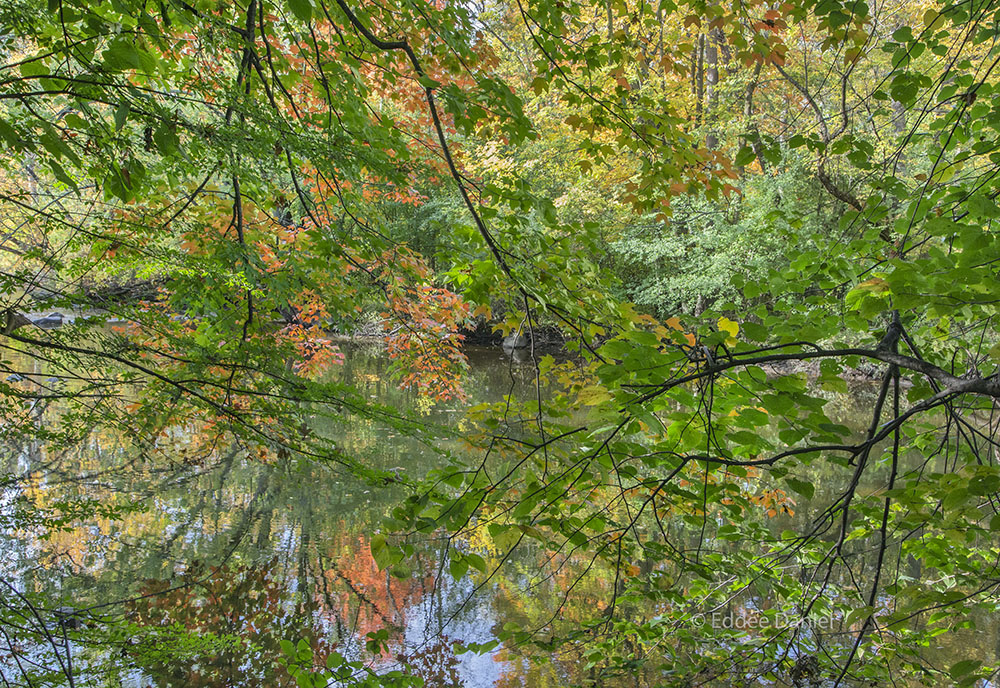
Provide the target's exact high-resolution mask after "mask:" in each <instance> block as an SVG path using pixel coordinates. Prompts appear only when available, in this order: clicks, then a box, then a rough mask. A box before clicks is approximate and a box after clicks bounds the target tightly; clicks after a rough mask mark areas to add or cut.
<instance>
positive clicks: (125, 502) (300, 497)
mask: <svg viewBox="0 0 1000 688" xmlns="http://www.w3.org/2000/svg"><path fill="white" fill-rule="evenodd" d="M468 353H469V358H470V364H471V370H470V372H469V379H468V381H467V384H466V387H467V390H468V392H469V395H470V399H469V403H472V404H475V403H481V402H490V401H493V402H495V401H499V400H501V399H502V398H503V396H504V395H505V394H508V393H509V392H510V391H511V389H512V386H513V389H514V392H515V394H518V393H520V394H530V393H531V390H532V387H531V385H532V382H533V378H532V368H531V367H530V366H526V365H523V364H518V363H515V362H512V361H511V360H510V359H509V358H507V357H506V356H505V355H504V354H503V353H502V352H501V351H500V350H492V349H470V350H469V352H468ZM387 368H388V361H387V360H386V359H385V357H384V355H383V353H382V352H381V350H380V349H379V348H378V347H364V346H357V347H351V348H349V350H348V355H347V357H346V360H345V362H344V364H343V365H342V366H339V367H338V369H337V370H336V372H335V373H334V374H335V375H337V376H338V377H339V378H340V379H341V380H343V381H350V382H353V383H354V384H356V385H357V386H358V387H359V388H360V389H361V390H363V391H364V392H365V394H367V395H369V396H370V397H371V398H373V399H375V400H378V401H381V402H383V403H385V404H387V405H390V406H393V407H395V408H411V409H412V408H417V409H420V410H421V411H422V412H424V413H425V414H426V417H427V418H428V420H432V421H435V422H441V423H451V424H457V423H460V422H462V413H461V409H462V406H460V405H458V404H453V405H451V406H448V405H442V404H437V405H434V406H431V405H430V404H427V403H426V402H424V401H423V400H421V399H419V398H417V397H416V395H415V394H414V393H412V392H408V391H403V390H400V389H398V388H397V387H396V386H395V385H394V384H393V383H392V382H391V381H389V378H388V374H387ZM874 394H875V390H874V389H872V388H871V387H870V386H869V385H865V384H858V385H856V386H854V387H852V388H851V390H850V391H849V393H847V394H829V395H827V396H828V398H829V399H830V404H831V405H832V406H833V408H834V409H835V411H834V414H835V415H836V416H837V417H838V420H839V422H842V423H844V424H845V425H848V426H849V427H852V428H853V429H855V430H857V431H860V430H861V428H863V427H864V426H865V425H866V424H867V422H868V415H869V414H870V409H871V405H872V403H873V398H874ZM346 420H347V422H346V423H345V424H344V425H342V426H338V427H335V428H330V429H329V432H331V433H335V434H337V436H338V437H339V440H340V442H341V446H342V447H343V448H344V449H345V450H346V451H347V452H348V453H352V454H355V455H358V456H363V457H364V460H365V461H366V462H369V463H370V464H372V465H376V466H377V467H379V468H382V469H387V470H392V471H397V472H405V473H406V474H408V475H421V474H423V473H424V472H425V471H426V470H428V469H430V468H432V467H433V466H434V464H435V462H436V461H437V460H438V459H437V455H436V454H435V452H433V451H430V450H429V449H428V448H426V447H423V446H421V445H420V444H418V443H416V442H414V441H413V440H411V439H408V438H406V437H403V436H400V435H398V434H395V433H393V432H392V431H391V430H390V429H387V428H385V427H381V426H379V425H378V424H377V423H375V422H373V421H370V420H365V419H360V418H348V419H346ZM130 439H131V438H130V436H129V435H128V434H127V433H112V432H110V431H103V430H102V431H98V432H95V433H93V434H92V435H90V436H88V437H86V438H83V439H80V440H79V441H75V442H73V443H71V444H69V445H67V446H61V445H60V444H59V443H58V442H56V441H53V442H50V443H48V444H37V443H31V444H29V445H18V446H8V449H7V451H5V452H4V455H3V457H2V462H0V480H4V479H5V480H6V482H5V483H4V492H3V497H2V501H0V528H2V530H0V533H2V534H0V575H2V576H3V578H4V579H5V580H6V581H7V583H8V584H9V585H10V586H12V587H11V594H10V595H8V596H7V599H8V614H7V616H6V617H3V616H0V627H2V625H3V624H5V623H6V624H7V628H6V630H7V632H8V634H13V638H14V639H13V640H9V644H10V643H13V644H17V624H16V623H15V621H16V620H17V619H16V617H15V615H14V612H13V611H10V610H13V609H15V608H18V603H17V600H15V595H14V593H13V591H14V590H16V591H17V592H18V593H20V594H24V595H25V596H26V597H30V599H33V600H41V601H42V602H36V605H37V606H38V608H39V610H38V611H39V614H40V617H39V618H42V617H44V623H45V624H46V625H47V627H49V628H56V629H58V620H57V619H58V618H59V617H58V614H57V613H56V611H55V610H60V609H61V610H63V611H62V614H63V615H64V617H65V614H68V613H71V614H74V615H75V616H72V617H71V622H72V623H73V624H82V625H83V629H84V632H83V633H82V634H80V637H79V638H78V639H77V640H75V641H72V642H70V641H68V640H67V641H65V644H68V645H71V646H72V647H71V652H70V653H68V654H71V655H72V657H73V658H74V659H75V661H76V668H75V671H76V672H77V679H76V683H75V685H77V686H81V685H95V686H97V685H123V686H129V687H134V688H145V687H146V686H157V687H160V686H164V687H165V686H261V687H264V686H278V685H293V684H294V682H293V681H292V679H291V678H290V677H289V676H288V674H287V672H286V671H285V669H284V668H283V667H282V666H281V665H280V664H279V663H277V662H276V661H275V660H276V658H278V657H280V656H281V651H280V649H279V643H280V641H281V640H282V639H288V640H292V641H298V640H300V639H304V640H305V641H306V642H307V643H309V645H310V646H311V647H312V648H313V650H314V652H315V653H316V654H317V656H320V657H321V656H323V654H324V653H325V652H328V651H329V650H331V649H332V648H337V650H338V651H339V652H340V653H342V654H344V655H345V656H347V657H359V656H361V654H362V650H363V647H364V643H365V640H366V634H369V633H374V632H376V631H378V630H379V629H382V628H387V629H389V639H388V651H386V652H384V653H382V658H381V659H380V660H379V661H378V662H377V663H376V664H377V667H376V668H377V669H378V670H380V671H381V670H385V669H388V668H390V667H392V666H393V665H394V664H395V663H396V658H397V657H398V656H405V657H407V658H408V660H409V661H410V662H411V664H412V665H413V666H415V667H416V668H417V669H418V671H419V673H421V675H423V676H424V677H425V679H427V685H428V686H442V687H443V686H450V685H458V686H466V687H468V688H486V687H489V686H496V687H498V688H499V687H504V686H530V687H532V688H535V687H539V688H540V687H543V686H553V687H555V686H568V685H576V684H578V683H579V682H580V681H582V680H583V679H584V678H586V677H585V675H583V672H582V671H581V670H580V668H579V658H578V657H574V656H573V655H572V654H566V655H557V656H554V657H553V658H552V659H553V661H550V662H547V663H541V664H539V663H535V662H531V661H528V659H527V658H526V651H524V650H522V649H515V648H505V647H503V646H502V645H501V646H498V647H496V648H493V649H491V650H489V651H487V652H485V653H483V654H476V653H457V652H456V646H455V643H456V641H458V642H461V643H486V642H488V641H490V640H492V639H493V638H494V633H495V631H496V629H497V628H499V627H500V626H502V625H503V624H504V623H506V622H507V621H511V620H514V621H518V622H522V623H524V622H532V621H533V620H537V619H542V618H544V617H545V615H546V614H547V613H549V612H550V611H551V610H553V609H555V608H556V607H557V606H559V604H560V603H561V600H562V596H563V593H564V591H565V589H566V588H567V587H569V585H570V579H571V578H572V576H574V575H575V572H574V571H573V570H572V567H569V568H568V569H567V568H563V569H561V570H558V571H547V570H546V568H545V567H546V561H547V559H546V556H545V553H544V552H541V551H538V550H537V549H532V548H525V550H524V551H520V552H519V553H518V556H517V557H515V558H513V559H512V560H510V561H508V562H507V563H506V564H505V565H504V566H503V567H502V569H501V571H500V572H499V573H498V575H495V576H493V577H492V578H490V579H489V580H488V581H486V582H485V583H484V581H483V576H482V575H481V574H475V575H471V576H465V577H463V578H461V579H459V580H455V579H453V578H452V577H451V575H450V574H449V572H448V567H447V566H446V565H445V563H446V562H445V561H444V559H445V558H446V555H445V554H444V551H445V549H444V548H445V543H444V541H443V540H442V539H440V538H435V537H428V538H426V540H425V541H424V542H423V543H422V545H421V546H420V547H419V548H418V550H417V554H416V557H415V559H414V561H413V562H411V566H410V572H409V575H406V576H403V577H398V576H392V575H389V574H388V573H387V572H384V571H380V570H379V569H378V567H377V566H376V564H375V562H374V560H373V558H372V555H371V553H370V550H369V542H370V538H371V536H372V535H373V533H374V532H375V531H376V530H377V529H378V528H379V523H380V521H381V520H382V518H383V517H384V516H385V515H386V513H387V511H388V509H389V508H390V507H391V506H392V505H393V504H394V502H395V500H397V499H398V498H399V497H400V494H401V493H400V490H399V489H398V488H392V487H389V488H372V487H371V486H368V485H365V484H363V483H361V482H359V481H358V480H356V479H354V478H353V477H352V476H351V475H349V474H348V473H347V472H345V471H344V470H343V469H340V468H338V467H337V466H335V465H324V464H322V463H319V462H316V461H301V460H296V459H294V458H290V457H287V456H285V457H281V456H268V457H260V456H250V455H248V454H247V452H245V451H243V450H242V449H240V448H239V447H232V446H209V447H206V446H204V445H203V444H202V443H201V442H200V441H199V438H197V437H192V436H190V435H188V434H186V432H185V429H184V428H174V429H173V430H172V431H171V432H169V433H166V434H165V435H164V436H163V437H162V438H161V440H160V441H159V442H158V445H157V455H156V456H155V457H154V456H146V455H143V454H142V453H141V452H138V451H137V450H136V448H135V447H134V446H133V445H132V444H131V442H130ZM815 470H816V471H817V475H816V476H815V479H814V484H816V485H817V490H816V493H815V495H814V497H813V498H812V499H811V500H809V501H804V500H802V499H801V498H797V503H796V504H795V507H794V510H793V511H794V513H793V514H783V513H779V514H777V515H775V516H774V517H773V518H770V519H769V527H772V528H773V529H774V530H775V532H780V531H781V530H782V529H783V528H787V527H790V526H793V525H795V524H796V523H801V522H803V519H808V518H811V517H812V516H814V515H815V514H816V513H818V510H820V509H822V508H825V506H826V505H827V504H829V502H830V501H831V499H832V498H833V497H834V496H835V494H836V493H837V490H838V489H841V488H842V485H841V483H840V482H838V481H839V480H840V479H839V478H838V479H833V478H831V476H830V475H824V474H823V473H822V472H823V471H824V470H826V469H824V468H823V467H822V466H817V468H816V469H815ZM881 470H883V471H884V470H885V469H881ZM25 475H31V479H30V480H28V481H25V480H23V476H25ZM873 475H874V476H875V477H876V478H877V477H878V476H879V473H878V472H876V473H874V474H873ZM4 476H7V477H6V478H4ZM29 505H30V506H31V508H30V509H28V508H25V507H26V506H29ZM39 507H41V508H42V509H43V510H44V509H46V508H53V509H56V510H57V511H62V512H63V513H65V512H67V511H70V512H72V513H74V514H75V515H74V518H72V519H70V521H69V522H68V523H65V524H62V523H51V522H50V523H46V522H34V523H31V522H26V521H25V519H26V518H28V517H29V516H31V514H33V513H34V514H35V516H32V518H36V519H37V513H38V508H39ZM43 513H44V511H43ZM467 546H469V547H470V548H473V549H477V550H478V551H479V552H480V553H482V554H483V556H484V557H485V558H486V559H487V561H488V563H489V565H490V567H491V568H490V570H492V567H493V566H494V565H497V564H498V563H499V562H498V560H497V553H496V552H493V551H490V550H489V547H488V546H487V545H486V544H485V543H478V542H475V541H470V542H468V543H467ZM477 586H481V589H479V590H478V591H476V590H475V589H476V587H477ZM611 586H612V577H611V576H610V574H608V573H607V572H604V573H602V572H600V571H598V572H596V573H593V574H592V575H590V576H588V577H587V578H586V579H585V581H584V582H583V583H582V584H581V585H579V586H577V587H576V588H575V589H574V594H573V596H572V597H571V599H570V600H569V602H568V603H567V604H566V606H565V608H564V610H563V612H562V617H563V618H564V619H566V620H569V621H572V620H573V619H574V618H582V617H583V615H585V614H587V613H590V612H592V611H593V609H594V608H595V605H597V606H598V608H599V607H600V606H603V604H604V603H606V600H607V598H608V592H609V590H610V589H611ZM21 609H22V611H23V607H22V608H21ZM80 610H82V611H80ZM976 620H977V624H978V629H977V630H976V631H974V632H973V631H967V632H962V633H958V632H956V633H949V634H944V635H941V636H938V637H937V638H935V641H936V644H935V645H934V646H933V647H931V648H928V650H927V652H928V653H929V656H930V657H932V660H933V661H936V662H939V663H940V664H941V665H943V666H948V665H949V664H951V663H953V662H955V661H958V660H959V659H965V658H974V659H979V660H982V661H984V662H985V663H990V662H996V661H997V657H998V656H1000V632H998V625H997V623H996V622H995V620H993V619H991V618H989V617H988V616H984V617H981V618H978V619H976ZM150 629H155V632H151V630H150ZM56 636H58V634H56ZM53 642H55V643H56V645H58V644H59V643H60V642H62V641H60V640H59V638H58V637H56V638H54V640H53ZM168 647H169V648H172V649H171V650H170V653H171V654H169V655H168V651H167V648H168ZM4 649H5V645H4V642H3V641H0V670H2V671H4V672H5V676H6V677H7V678H8V680H11V681H12V683H13V684H14V685H17V681H16V680H14V679H15V678H16V676H17V668H16V667H15V666H14V664H13V660H11V659H10V657H6V658H5V657H4V654H5V653H4ZM22 649H24V648H23V645H22ZM24 656H25V657H27V658H29V659H30V657H31V656H32V655H31V654H30V652H28V653H27V654H25V655H24ZM34 657H35V659H37V660H38V661H39V663H44V662H49V663H51V662H52V661H53V657H52V653H51V652H49V653H48V654H46V653H45V652H44V649H39V650H38V653H37V654H36V655H34ZM645 680H646V679H643V678H640V677H639V676H638V675H637V677H636V678H635V682H634V683H632V682H631V681H630V682H628V683H627V685H645ZM119 681H120V683H119ZM34 685H38V686H42V685H61V683H60V679H59V677H58V676H55V675H53V676H49V677H48V678H46V677H44V676H42V675H41V674H39V675H38V676H36V682H35V683H34Z"/></svg>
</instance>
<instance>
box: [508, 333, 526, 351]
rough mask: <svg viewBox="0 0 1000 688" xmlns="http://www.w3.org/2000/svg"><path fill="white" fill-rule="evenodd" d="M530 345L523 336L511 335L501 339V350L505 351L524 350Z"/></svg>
mask: <svg viewBox="0 0 1000 688" xmlns="http://www.w3.org/2000/svg"><path fill="white" fill-rule="evenodd" d="M530 344H531V340H530V339H528V337H527V336H525V335H523V334H512V335H510V336H508V337H504V338H503V348H505V349H526V348H528V346H529V345H530Z"/></svg>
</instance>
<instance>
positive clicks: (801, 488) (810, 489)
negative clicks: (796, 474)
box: [785, 478, 816, 499]
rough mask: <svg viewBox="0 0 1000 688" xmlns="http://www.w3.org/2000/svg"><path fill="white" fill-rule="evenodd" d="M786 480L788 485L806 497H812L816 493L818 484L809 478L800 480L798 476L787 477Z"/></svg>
mask: <svg viewBox="0 0 1000 688" xmlns="http://www.w3.org/2000/svg"><path fill="white" fill-rule="evenodd" d="M785 482H786V483H788V486H789V487H790V488H792V489H793V490H795V492H797V493H798V494H800V495H802V496H803V497H805V498H806V499H812V497H813V495H814V494H815V493H816V486H815V485H813V484H812V483H811V482H809V481H807V480H799V479H797V478H785Z"/></svg>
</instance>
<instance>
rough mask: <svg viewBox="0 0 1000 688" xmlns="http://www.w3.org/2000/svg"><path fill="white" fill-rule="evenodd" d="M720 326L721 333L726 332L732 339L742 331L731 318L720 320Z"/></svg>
mask: <svg viewBox="0 0 1000 688" xmlns="http://www.w3.org/2000/svg"><path fill="white" fill-rule="evenodd" d="M718 324H719V330H720V331H721V332H725V333H726V334H728V335H729V336H730V337H735V336H736V335H737V334H738V333H739V331H740V326H739V324H738V323H734V322H733V321H732V320H730V319H729V318H725V317H723V318H719V323H718Z"/></svg>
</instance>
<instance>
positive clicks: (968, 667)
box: [948, 659, 983, 680]
mask: <svg viewBox="0 0 1000 688" xmlns="http://www.w3.org/2000/svg"><path fill="white" fill-rule="evenodd" d="M982 664H983V663H982V662H980V661H979V660H978V659H965V660H962V661H961V662H956V663H955V664H952V665H951V668H949V669H948V674H949V675H950V676H951V677H952V678H953V679H956V680H957V679H959V678H961V677H963V676H967V675H968V674H971V673H972V672H973V671H975V670H976V669H978V668H979V667H980V666H982Z"/></svg>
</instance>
